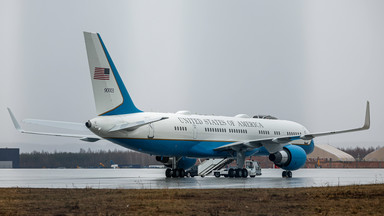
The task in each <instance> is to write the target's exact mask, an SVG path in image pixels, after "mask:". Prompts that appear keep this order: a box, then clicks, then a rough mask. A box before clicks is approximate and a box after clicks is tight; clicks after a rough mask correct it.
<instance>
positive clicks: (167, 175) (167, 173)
mask: <svg viewBox="0 0 384 216" xmlns="http://www.w3.org/2000/svg"><path fill="white" fill-rule="evenodd" d="M165 176H166V177H167V178H171V177H172V170H171V169H167V170H165Z"/></svg>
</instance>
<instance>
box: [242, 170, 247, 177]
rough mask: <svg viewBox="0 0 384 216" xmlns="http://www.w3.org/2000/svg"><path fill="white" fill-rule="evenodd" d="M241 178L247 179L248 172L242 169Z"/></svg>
mask: <svg viewBox="0 0 384 216" xmlns="http://www.w3.org/2000/svg"><path fill="white" fill-rule="evenodd" d="M242 177H243V178H247V177H248V170H247V169H245V168H243V176H242Z"/></svg>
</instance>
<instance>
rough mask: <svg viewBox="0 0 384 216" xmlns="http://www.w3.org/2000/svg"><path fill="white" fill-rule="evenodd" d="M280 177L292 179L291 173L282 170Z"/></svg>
mask: <svg viewBox="0 0 384 216" xmlns="http://www.w3.org/2000/svg"><path fill="white" fill-rule="evenodd" d="M282 176H283V178H292V172H291V171H289V170H284V171H283V173H282Z"/></svg>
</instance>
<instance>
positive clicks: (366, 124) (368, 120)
mask: <svg viewBox="0 0 384 216" xmlns="http://www.w3.org/2000/svg"><path fill="white" fill-rule="evenodd" d="M370 126H371V115H370V110H369V101H367V108H366V111H365V122H364V126H363V129H365V130H367V129H369V128H370Z"/></svg>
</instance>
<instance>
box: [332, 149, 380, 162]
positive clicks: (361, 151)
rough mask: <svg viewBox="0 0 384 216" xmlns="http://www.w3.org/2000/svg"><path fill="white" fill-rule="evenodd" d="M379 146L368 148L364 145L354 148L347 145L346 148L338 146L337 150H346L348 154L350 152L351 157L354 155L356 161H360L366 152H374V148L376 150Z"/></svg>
mask: <svg viewBox="0 0 384 216" xmlns="http://www.w3.org/2000/svg"><path fill="white" fill-rule="evenodd" d="M379 148H380V147H379V146H378V147H376V148H374V147H368V148H365V147H361V148H360V147H355V148H352V147H348V148H338V149H339V150H341V151H343V152H346V153H348V154H350V155H351V156H352V157H354V158H355V159H356V160H357V161H361V160H362V159H363V158H364V157H365V156H366V155H367V154H369V153H371V152H374V151H376V150H378V149H379Z"/></svg>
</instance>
